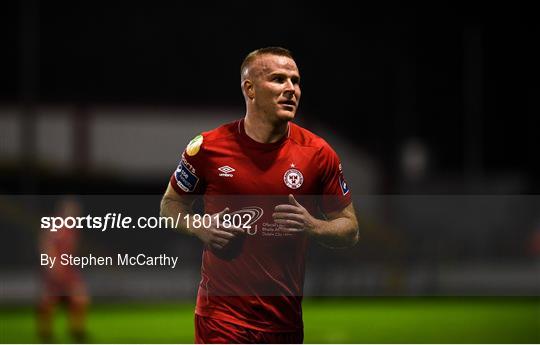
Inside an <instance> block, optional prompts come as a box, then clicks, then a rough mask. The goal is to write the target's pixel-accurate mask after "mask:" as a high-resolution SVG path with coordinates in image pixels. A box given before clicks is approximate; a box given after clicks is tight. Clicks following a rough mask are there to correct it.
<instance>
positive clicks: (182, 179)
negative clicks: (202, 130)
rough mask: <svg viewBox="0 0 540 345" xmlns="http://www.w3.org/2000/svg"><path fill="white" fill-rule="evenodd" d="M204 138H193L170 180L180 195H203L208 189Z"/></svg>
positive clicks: (200, 136)
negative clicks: (205, 176) (205, 172)
mask: <svg viewBox="0 0 540 345" xmlns="http://www.w3.org/2000/svg"><path fill="white" fill-rule="evenodd" d="M203 139H204V138H203V136H202V135H201V134H200V135H198V136H196V137H195V138H193V140H191V141H190V142H189V144H188V145H187V147H186V149H185V150H184V152H183V153H182V157H181V158H180V162H179V163H178V166H177V167H176V170H175V171H174V172H173V174H172V175H171V178H170V183H171V186H172V187H173V189H174V190H175V191H176V192H177V193H178V194H180V195H183V194H203V193H204V191H205V188H206V183H205V179H204V171H205V164H206V162H205V157H204V156H205V154H204V149H203Z"/></svg>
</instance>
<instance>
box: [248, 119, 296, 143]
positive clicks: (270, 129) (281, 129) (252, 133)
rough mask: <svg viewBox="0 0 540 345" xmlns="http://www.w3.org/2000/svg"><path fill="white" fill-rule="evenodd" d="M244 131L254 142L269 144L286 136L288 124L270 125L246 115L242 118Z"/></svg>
mask: <svg viewBox="0 0 540 345" xmlns="http://www.w3.org/2000/svg"><path fill="white" fill-rule="evenodd" d="M244 130H245V132H246V134H247V136H248V137H250V138H251V139H253V140H255V141H256V142H259V143H263V144H271V143H275V142H277V141H279V140H280V139H281V138H283V136H285V135H287V132H288V130H289V123H288V122H279V123H272V122H269V121H264V120H262V119H259V118H257V117H256V116H254V115H250V114H247V115H246V117H245V118H244Z"/></svg>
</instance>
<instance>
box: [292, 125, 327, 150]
mask: <svg viewBox="0 0 540 345" xmlns="http://www.w3.org/2000/svg"><path fill="white" fill-rule="evenodd" d="M290 125H291V134H290V139H291V140H292V141H293V142H295V143H296V144H297V145H300V146H305V147H313V148H316V149H319V150H326V149H332V148H331V147H330V145H329V144H328V142H327V141H326V140H324V139H323V138H322V137H320V136H318V135H317V134H315V133H313V132H311V131H310V130H307V129H305V128H304V127H301V126H299V125H297V124H295V123H292V122H291V123H290Z"/></svg>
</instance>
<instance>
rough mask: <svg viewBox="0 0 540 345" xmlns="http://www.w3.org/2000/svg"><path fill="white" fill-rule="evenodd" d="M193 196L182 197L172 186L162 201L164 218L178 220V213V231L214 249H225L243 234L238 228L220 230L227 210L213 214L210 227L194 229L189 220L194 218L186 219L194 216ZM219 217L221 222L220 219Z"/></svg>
mask: <svg viewBox="0 0 540 345" xmlns="http://www.w3.org/2000/svg"><path fill="white" fill-rule="evenodd" d="M195 198H196V197H195V196H193V195H180V194H178V193H177V192H176V191H175V190H174V189H173V187H171V184H170V183H169V185H168V186H167V190H166V191H165V194H164V195H163V198H162V199H161V209H160V215H161V216H164V217H173V218H174V219H177V216H178V213H180V214H181V217H179V219H180V222H179V223H178V228H177V230H179V231H181V232H183V233H185V234H187V235H191V236H196V237H198V238H199V239H200V240H201V241H202V242H203V243H204V244H206V245H208V246H209V247H210V248H212V249H218V250H219V249H223V248H224V247H226V246H227V245H228V244H229V242H230V241H231V240H232V239H233V238H234V237H236V236H237V235H240V234H243V233H244V230H243V229H241V228H236V227H227V228H226V229H223V228H218V226H217V225H218V223H223V218H222V217H223V215H224V214H225V213H227V212H228V211H229V209H228V208H225V209H224V210H222V211H221V212H219V213H216V214H213V215H212V217H211V219H212V222H211V224H210V226H209V227H198V228H195V227H193V224H190V223H189V221H188V219H192V218H193V217H184V216H185V215H187V214H193V210H192V205H193V203H194V201H195ZM217 217H219V222H218V218H217Z"/></svg>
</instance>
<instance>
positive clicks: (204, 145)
mask: <svg viewBox="0 0 540 345" xmlns="http://www.w3.org/2000/svg"><path fill="white" fill-rule="evenodd" d="M243 124H244V121H243V120H239V121H235V122H233V123H229V124H226V125H223V126H221V127H219V128H217V129H214V130H212V131H208V132H204V133H202V135H201V136H197V137H196V138H195V139H193V140H192V141H191V142H190V143H189V145H188V146H187V148H186V150H185V151H184V153H183V154H182V159H181V161H180V164H179V166H178V168H177V169H176V171H175V172H174V173H173V175H172V176H171V180H170V183H171V185H172V187H173V188H174V190H175V191H176V192H177V193H179V194H182V195H183V194H188V193H189V194H204V197H203V199H204V207H205V210H204V212H205V213H206V214H213V213H216V212H220V211H221V210H223V209H224V208H225V207H229V209H230V212H231V214H232V215H234V214H237V215H239V217H237V218H236V219H234V218H233V220H242V222H243V223H242V224H243V225H245V224H248V225H249V228H248V229H247V232H246V234H245V235H244V236H241V237H238V238H236V239H235V240H233V241H232V242H231V243H229V245H228V247H226V248H224V249H223V250H221V251H213V250H211V249H209V248H205V249H204V252H203V258H202V267H201V276H202V280H201V282H200V284H199V291H198V297H197V307H196V313H197V314H198V315H201V316H205V317H213V318H216V319H221V320H224V321H229V322H232V323H235V324H238V325H241V326H244V327H248V328H253V329H257V330H261V331H274V332H286V331H295V330H298V329H299V328H302V326H303V324H302V310H301V300H302V292H303V284H304V267H305V265H304V262H305V252H306V245H307V238H306V235H305V233H299V234H285V233H282V232H280V229H279V227H278V226H277V225H276V224H275V223H274V222H273V218H272V213H273V212H274V207H275V206H277V205H279V204H286V203H288V195H289V194H293V195H294V196H295V198H296V199H297V200H298V202H300V203H301V204H302V205H303V206H304V207H305V208H306V209H307V210H308V211H309V212H310V213H311V214H312V215H314V216H315V215H317V214H318V212H320V211H322V212H324V213H328V212H332V211H338V210H342V209H343V208H345V207H346V206H347V205H348V204H349V203H350V202H351V195H350V194H351V193H350V192H349V188H348V186H347V184H346V183H345V180H344V178H343V173H342V169H341V164H340V162H339V158H338V156H337V155H336V153H335V152H334V151H333V150H332V148H331V147H330V146H329V145H328V144H327V143H326V142H325V141H324V140H323V139H321V138H320V137H318V136H316V135H315V134H313V133H311V132H309V131H307V130H306V129H303V128H301V127H299V126H297V125H295V124H293V123H289V130H288V133H287V135H286V136H284V137H283V138H282V139H281V140H279V141H278V142H275V143H271V144H263V143H258V142H256V141H254V140H253V139H251V138H250V137H249V136H248V135H247V134H246V133H245V130H244V126H243ZM319 210H320V211H319ZM237 224H238V223H237ZM200 231H203V230H200Z"/></svg>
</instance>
